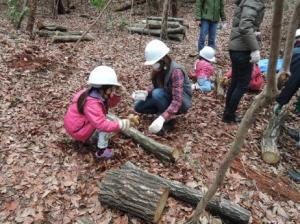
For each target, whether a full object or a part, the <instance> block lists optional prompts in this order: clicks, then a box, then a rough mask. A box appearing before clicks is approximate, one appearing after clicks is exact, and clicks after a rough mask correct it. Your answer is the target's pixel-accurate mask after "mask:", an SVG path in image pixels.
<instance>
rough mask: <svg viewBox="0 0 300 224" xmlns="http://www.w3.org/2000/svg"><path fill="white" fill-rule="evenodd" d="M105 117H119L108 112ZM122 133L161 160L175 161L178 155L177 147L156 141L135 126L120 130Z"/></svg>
mask: <svg viewBox="0 0 300 224" xmlns="http://www.w3.org/2000/svg"><path fill="white" fill-rule="evenodd" d="M107 117H108V118H109V119H111V120H117V119H119V118H118V117H117V116H115V115H112V114H108V115H107ZM122 133H123V134H124V135H126V136H127V137H130V138H132V139H133V140H134V141H135V142H137V143H138V144H140V145H141V146H142V147H143V149H144V150H146V151H147V152H150V153H152V154H154V155H155V156H156V157H157V158H159V159H161V160H163V161H168V162H175V161H176V160H177V159H178V158H179V156H180V151H179V150H178V149H176V148H172V147H169V146H166V145H163V144H161V143H159V142H156V141H155V140H153V139H152V138H149V137H147V136H145V135H144V134H143V133H142V132H140V131H138V130H136V129H135V128H130V129H128V130H126V131H122Z"/></svg>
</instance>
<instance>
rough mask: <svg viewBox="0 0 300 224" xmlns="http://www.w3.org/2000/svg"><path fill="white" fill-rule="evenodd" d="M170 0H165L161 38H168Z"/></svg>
mask: <svg viewBox="0 0 300 224" xmlns="http://www.w3.org/2000/svg"><path fill="white" fill-rule="evenodd" d="M169 5H170V0H164V6H163V14H162V21H161V30H160V39H162V40H167V39H168V32H167V31H168V13H169Z"/></svg>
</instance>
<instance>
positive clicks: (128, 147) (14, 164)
mask: <svg viewBox="0 0 300 224" xmlns="http://www.w3.org/2000/svg"><path fill="white" fill-rule="evenodd" d="M227 2H228V1H227ZM140 9H141V10H142V8H140ZM233 9H234V5H233V1H229V3H228V4H227V5H226V14H227V17H228V23H229V24H231V21H232V14H233ZM85 10H86V12H85V14H87V15H90V17H91V18H92V19H93V18H95V16H96V15H97V13H96V10H94V9H91V8H88V7H87V8H86V9H85ZM46 11H47V9H46V8H42V9H39V17H38V19H39V20H43V21H48V22H53V23H56V24H60V25H64V26H67V27H68V28H69V29H70V30H77V31H78V30H82V31H84V30H85V29H86V28H87V27H88V26H89V24H91V23H92V21H93V20H91V19H88V18H82V17H80V16H79V15H80V14H82V13H83V9H81V8H80V6H78V7H77V8H76V9H75V10H72V12H71V14H67V15H60V16H58V18H57V19H53V18H52V16H50V15H47V14H46V15H45V12H46ZM142 12H143V10H142ZM179 16H182V17H183V18H184V20H185V22H186V23H187V24H188V25H189V29H188V31H187V37H186V39H184V41H182V42H171V41H168V42H167V44H168V45H169V46H170V48H171V49H172V52H171V56H172V57H173V58H174V59H175V60H176V61H177V62H179V63H180V64H183V65H184V66H185V67H186V68H187V70H191V69H192V67H193V63H194V60H195V58H191V57H189V54H190V53H191V52H195V51H196V43H197V38H198V27H197V24H196V23H195V21H194V4H187V5H184V6H182V7H181V8H180V11H179ZM141 18H145V16H144V15H133V16H132V21H137V20H138V19H141ZM271 18H272V9H271V7H270V6H269V7H267V12H266V15H265V20H264V23H263V26H262V30H261V32H262V43H263V45H262V54H263V56H265V57H266V56H267V55H268V52H269V46H270V45H269V40H270V35H271V32H270V30H271V28H270V26H271V25H270V24H271ZM129 21H130V10H128V11H126V12H122V13H112V12H109V11H107V13H106V15H105V16H104V17H103V19H101V21H100V22H99V23H98V24H97V25H96V26H95V27H94V28H93V30H92V34H93V35H94V36H95V37H96V40H95V41H92V42H82V43H80V45H79V47H78V49H77V50H76V51H75V53H74V52H73V50H72V47H73V46H74V44H72V43H67V44H52V43H51V40H50V39H46V38H39V37H36V38H35V39H34V40H30V39H29V37H28V35H26V34H24V32H22V31H18V32H17V31H15V30H14V28H13V27H12V26H11V25H10V23H9V21H8V20H7V18H6V15H5V13H1V15H0V24H1V25H0V57H1V63H0V74H1V76H0V80H1V92H0V99H1V104H0V111H1V117H0V127H1V128H0V134H1V137H0V164H1V166H0V222H1V223H33V222H35V223H74V222H75V221H76V220H78V219H79V218H80V217H88V218H89V219H91V220H93V221H94V222H95V223H99V224H100V223H101V224H104V223H114V224H120V223H122V224H126V223H143V222H142V221H141V220H140V219H136V218H133V217H131V216H127V214H125V213H122V212H119V211H117V210H114V209H109V208H107V207H106V206H105V205H101V204H100V202H99V201H98V195H99V189H98V186H97V183H98V182H100V181H101V179H102V178H103V176H104V173H105V172H104V171H105V170H108V169H110V168H118V167H120V166H121V165H122V164H124V163H125V162H126V161H131V162H133V163H134V164H135V165H137V166H139V167H141V168H143V169H144V170H147V171H149V172H151V173H154V174H158V175H160V176H163V177H165V178H168V179H172V180H177V181H180V182H182V183H184V184H186V185H188V186H191V187H194V188H197V189H200V190H206V189H207V186H208V185H209V184H210V183H211V182H212V180H213V178H214V175H215V172H216V170H217V169H218V167H219V164H220V162H221V160H222V158H223V157H224V155H225V153H226V152H227V151H228V150H229V148H230V144H231V143H232V142H233V139H234V136H235V133H236V131H237V128H238V126H237V125H234V124H225V123H223V122H222V120H221V115H222V111H223V107H224V99H222V98H217V97H216V95H215V93H210V94H202V93H200V92H195V93H194V95H193V106H192V108H191V109H190V111H189V112H188V113H187V114H185V115H181V116H180V118H179V119H178V122H177V124H176V126H175V129H174V130H173V131H172V132H170V133H168V134H166V135H165V136H160V137H158V136H155V135H153V134H150V133H149V132H148V130H147V128H148V126H149V124H150V122H151V121H152V120H153V119H154V117H152V118H150V117H147V116H141V121H142V123H141V125H140V126H139V127H138V129H139V130H140V131H142V132H144V133H145V134H146V135H148V136H150V137H153V138H154V139H156V140H158V141H160V142H162V143H165V144H168V145H172V146H174V147H178V148H181V149H183V151H184V152H183V156H182V157H181V158H180V159H179V160H178V162H176V163H174V164H169V165H166V164H162V163H161V162H160V161H159V160H158V159H157V158H155V157H154V156H153V155H150V154H148V153H146V152H144V151H143V150H142V149H141V148H139V146H138V145H136V144H135V143H134V142H133V141H132V140H131V139H128V138H126V137H124V136H123V135H121V134H119V135H117V136H116V137H114V139H113V142H112V145H111V146H112V148H113V149H114V150H115V154H116V156H115V158H114V159H112V160H110V161H107V162H101V163H100V162H98V161H96V160H95V159H94V157H93V152H92V150H90V149H89V148H87V147H83V146H78V145H77V144H76V143H75V142H74V141H73V140H72V139H71V138H70V137H69V136H68V135H67V134H66V133H65V131H64V128H63V117H64V113H65V112H66V108H67V106H68V104H69V103H70V101H71V99H72V96H73V95H74V93H76V92H77V91H78V90H80V89H81V88H83V87H84V86H85V85H86V80H87V77H88V74H89V72H90V71H91V70H92V69H93V68H94V67H95V66H98V65H101V64H105V65H109V66H112V67H113V68H114V69H115V70H116V71H117V74H118V77H119V79H120V81H121V82H122V83H123V84H124V86H125V87H126V88H127V91H128V94H127V95H126V96H124V99H123V101H122V103H121V104H120V106H119V107H118V108H116V109H113V110H112V112H113V113H115V114H117V115H119V116H120V117H124V118H125V117H126V116H127V115H128V114H129V113H134V112H133V109H132V108H133V102H132V99H131V98H130V95H131V93H132V92H133V91H134V90H137V89H144V88H145V87H146V86H148V85H149V84H150V81H149V75H148V74H149V71H150V70H149V68H147V67H144V66H143V62H144V47H145V45H146V43H147V42H148V41H149V40H151V39H152V38H151V37H149V36H139V35H136V34H135V35H130V34H129V33H128V32H127V31H126V29H124V28H126V27H124V26H125V25H126V23H129ZM229 33H230V27H229V28H228V29H225V30H224V29H222V30H219V31H218V39H217V46H218V47H217V60H218V63H217V65H216V69H217V71H218V72H223V73H224V72H225V71H227V70H228V69H229V67H230V61H229V57H228V51H227V43H228V39H229ZM255 95H256V93H247V94H246V95H245V97H244V98H243V100H242V102H241V105H240V108H239V113H240V114H241V115H243V114H244V113H245V111H246V109H247V108H248V107H249V105H250V104H251V101H252V100H253V98H254V97H255ZM292 110H293V108H292ZM271 114H272V105H270V106H269V107H268V108H265V109H264V110H263V112H262V113H261V114H260V115H259V116H258V117H257V119H256V121H255V123H254V125H253V126H252V128H251V130H249V134H248V137H247V139H246V142H245V144H244V146H243V149H242V152H241V154H240V156H239V157H238V159H237V160H236V161H235V162H234V164H233V166H232V168H231V169H230V172H229V173H228V174H227V176H226V179H225V183H224V184H223V187H222V188H221V189H220V190H219V192H218V194H219V195H221V196H222V197H224V198H226V199H229V200H231V201H233V202H235V203H238V204H240V205H241V206H243V207H244V208H247V209H249V210H250V211H251V213H252V223H299V220H300V193H299V192H300V191H299V189H300V186H299V184H297V183H295V182H293V181H292V180H291V179H289V177H288V176H287V174H286V173H287V171H288V170H290V169H298V170H299V168H300V167H299V166H300V150H299V148H298V149H297V147H296V142H295V141H294V140H292V139H291V138H290V137H288V136H287V135H286V134H285V133H282V134H281V136H280V139H279V147H280V152H281V160H280V162H279V163H278V164H277V165H274V166H272V165H268V164H266V163H264V162H263V161H262V159H261V150H260V140H261V136H262V132H263V130H264V129H265V128H266V125H267V121H268V118H269V117H270V116H271ZM286 122H287V124H288V125H293V126H294V127H299V126H300V125H299V124H300V118H299V116H298V117H297V116H296V115H295V114H293V113H291V114H290V115H289V117H288V118H287V121H286ZM188 146H189V147H188ZM192 211H193V208H192V207H191V206H189V205H187V204H184V203H181V202H179V201H176V200H175V199H173V198H169V199H168V204H167V207H166V209H165V211H164V213H163V216H162V219H161V221H160V223H183V222H184V221H185V220H186V219H187V217H188V216H189V215H191V214H192ZM208 217H209V215H208ZM207 219H209V218H207ZM297 220H298V221H297Z"/></svg>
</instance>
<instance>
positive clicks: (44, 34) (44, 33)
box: [34, 30, 83, 37]
mask: <svg viewBox="0 0 300 224" xmlns="http://www.w3.org/2000/svg"><path fill="white" fill-rule="evenodd" d="M34 33H36V34H37V35H38V36H40V37H53V36H70V35H82V34H83V32H81V31H69V32H60V31H49V30H36V31H34Z"/></svg>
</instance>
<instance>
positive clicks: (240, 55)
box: [223, 0, 265, 123]
mask: <svg viewBox="0 0 300 224" xmlns="http://www.w3.org/2000/svg"><path fill="white" fill-rule="evenodd" d="M235 4H236V6H237V7H236V9H235V12H234V17H233V23H232V30H231V34H230V42H229V54H230V59H231V66H232V80H231V84H230V86H229V88H228V91H227V95H226V103H225V109H224V113H223V121H224V122H226V123H230V122H238V121H240V119H239V118H238V116H236V110H237V108H238V105H239V102H240V100H241V98H242V96H243V95H244V93H245V92H246V91H247V90H248V86H249V83H250V80H251V73H252V69H253V64H254V63H257V62H258V61H259V60H260V51H259V43H258V40H257V37H256V32H257V31H258V30H259V26H260V24H261V23H262V20H263V17H264V11H265V0H237V1H236V2H235Z"/></svg>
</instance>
